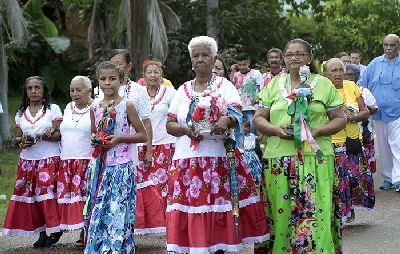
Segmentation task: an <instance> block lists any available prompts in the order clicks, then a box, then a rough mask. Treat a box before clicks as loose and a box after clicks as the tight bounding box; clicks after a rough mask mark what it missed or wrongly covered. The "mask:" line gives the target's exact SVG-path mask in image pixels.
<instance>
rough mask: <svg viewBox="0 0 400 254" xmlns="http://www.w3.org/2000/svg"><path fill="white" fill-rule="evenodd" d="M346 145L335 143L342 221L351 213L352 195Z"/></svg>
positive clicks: (337, 191)
mask: <svg viewBox="0 0 400 254" xmlns="http://www.w3.org/2000/svg"><path fill="white" fill-rule="evenodd" d="M347 160H348V159H347V154H346V147H345V146H344V145H339V144H335V171H336V173H337V174H338V176H339V185H338V189H337V190H336V193H337V194H338V195H339V199H340V200H339V202H340V207H341V212H342V221H346V220H347V218H348V217H349V216H350V215H351V207H352V206H351V195H350V182H349V164H348V162H347Z"/></svg>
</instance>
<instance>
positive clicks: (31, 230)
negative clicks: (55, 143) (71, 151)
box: [3, 156, 60, 235]
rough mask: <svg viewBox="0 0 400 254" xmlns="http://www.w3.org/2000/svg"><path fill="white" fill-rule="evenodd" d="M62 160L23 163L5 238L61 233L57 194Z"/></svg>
mask: <svg viewBox="0 0 400 254" xmlns="http://www.w3.org/2000/svg"><path fill="white" fill-rule="evenodd" d="M59 161H60V157H58V156H55V157H50V158H46V159H42V160H24V159H19V163H18V170H17V179H16V181H15V186H14V192H13V195H12V197H11V200H10V204H9V206H8V209H7V215H6V219H5V222H4V228H3V234H4V235H35V234H36V233H39V232H43V231H46V232H47V233H54V232H58V231H60V228H59V226H60V219H59V216H58V210H57V201H56V193H55V184H56V176H57V170H58V164H59Z"/></svg>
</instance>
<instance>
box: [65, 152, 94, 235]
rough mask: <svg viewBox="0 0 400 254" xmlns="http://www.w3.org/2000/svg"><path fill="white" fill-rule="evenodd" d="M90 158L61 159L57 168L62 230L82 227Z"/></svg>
mask: <svg viewBox="0 0 400 254" xmlns="http://www.w3.org/2000/svg"><path fill="white" fill-rule="evenodd" d="M89 162H90V160H85V159H76V160H73V159H71V160H62V161H61V162H60V167H59V170H58V179H57V203H58V213H59V215H60V228H61V229H62V230H77V229H81V228H83V214H82V212H83V207H84V206H85V202H86V188H87V174H86V173H87V172H86V171H87V168H88V166H89Z"/></svg>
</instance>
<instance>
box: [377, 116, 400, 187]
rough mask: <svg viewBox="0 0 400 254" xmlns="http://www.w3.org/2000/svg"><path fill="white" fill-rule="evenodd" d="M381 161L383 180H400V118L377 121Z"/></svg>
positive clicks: (394, 181) (395, 181)
mask: <svg viewBox="0 0 400 254" xmlns="http://www.w3.org/2000/svg"><path fill="white" fill-rule="evenodd" d="M375 133H376V139H377V142H378V152H379V162H380V169H381V172H382V178H383V180H386V181H389V182H391V183H393V184H396V183H397V182H400V118H398V119H396V120H395V121H393V122H383V121H375Z"/></svg>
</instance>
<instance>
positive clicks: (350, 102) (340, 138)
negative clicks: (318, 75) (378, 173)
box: [324, 58, 375, 222]
mask: <svg viewBox="0 0 400 254" xmlns="http://www.w3.org/2000/svg"><path fill="white" fill-rule="evenodd" d="M344 73H345V65H344V64H343V62H342V61H341V60H340V59H339V58H332V59H330V60H328V61H327V62H326V63H325V68H324V76H325V77H327V78H329V80H331V81H332V83H333V84H334V85H335V87H336V90H337V91H338V93H339V94H340V96H341V97H342V98H343V100H344V101H345V103H344V104H343V110H344V112H345V114H346V119H347V123H346V128H345V129H343V130H341V131H340V132H338V133H336V134H335V135H332V143H333V144H334V147H335V160H336V161H335V162H336V163H335V167H336V170H337V171H338V172H339V175H340V183H341V186H340V190H341V193H340V194H341V195H340V197H341V203H342V220H343V221H347V222H351V221H353V220H354V218H355V213H354V207H363V208H367V209H372V208H374V206H375V192H374V181H373V177H372V173H371V171H370V170H369V169H368V167H360V164H361V160H362V159H363V156H362V155H363V150H362V144H361V141H360V129H359V126H358V123H359V122H361V121H363V120H366V119H368V117H369V110H368V108H367V106H366V105H365V102H364V100H363V98H362V95H361V91H360V88H359V87H358V86H357V85H356V84H355V83H354V82H352V81H348V80H344Z"/></svg>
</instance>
